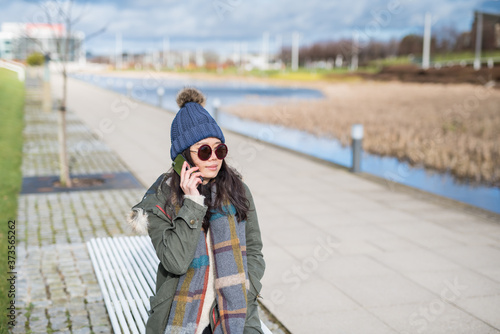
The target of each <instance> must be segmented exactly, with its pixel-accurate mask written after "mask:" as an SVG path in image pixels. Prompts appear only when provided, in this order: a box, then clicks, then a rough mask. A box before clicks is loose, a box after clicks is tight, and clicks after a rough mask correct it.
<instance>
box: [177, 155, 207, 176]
mask: <svg viewBox="0 0 500 334" xmlns="http://www.w3.org/2000/svg"><path fill="white" fill-rule="evenodd" d="M184 161H186V158H184V156H183V155H182V154H179V155H178V156H177V157H175V159H174V161H173V162H172V167H174V170H175V171H176V172H177V174H179V175H181V170H182V165H183V164H184ZM188 166H189V167H188V168H191V165H190V164H189V162H188ZM200 179H201V181H203V176H200Z"/></svg>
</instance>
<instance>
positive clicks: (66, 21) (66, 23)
mask: <svg viewBox="0 0 500 334" xmlns="http://www.w3.org/2000/svg"><path fill="white" fill-rule="evenodd" d="M40 7H41V9H42V10H43V12H44V13H45V17H46V19H47V23H48V24H49V25H51V26H52V25H53V24H62V25H63V27H64V31H63V32H62V34H61V36H56V33H55V31H53V39H54V41H55V42H56V48H57V51H58V53H60V54H61V57H60V59H58V61H59V62H60V64H61V69H62V71H61V74H62V79H63V84H62V98H61V102H60V105H59V106H58V140H59V181H60V183H61V186H63V187H68V188H71V187H72V186H73V185H72V182H71V177H70V171H69V159H68V151H67V144H66V143H67V139H66V109H67V92H68V67H67V65H68V58H69V55H70V52H71V53H74V52H75V51H76V50H80V47H81V46H82V43H83V42H84V41H83V40H76V39H75V38H74V37H73V27H74V26H75V25H76V24H77V23H78V22H79V21H80V20H81V19H82V18H83V16H84V14H86V13H85V8H84V9H82V10H81V12H80V13H79V14H78V15H75V13H74V12H73V11H74V8H73V1H72V0H64V1H60V0H52V1H44V2H41V3H40ZM105 30H106V28H105V27H102V28H101V29H99V30H97V31H96V32H94V33H92V34H90V35H88V36H87V37H86V39H85V40H89V39H90V38H92V37H95V36H97V35H99V34H101V33H103V32H104V31H105ZM30 39H31V40H33V41H34V42H35V43H36V44H37V45H38V46H39V47H40V48H41V49H42V52H43V53H44V54H48V51H49V50H46V49H45V48H44V46H43V44H42V43H41V42H40V41H38V40H37V39H36V38H33V37H30Z"/></svg>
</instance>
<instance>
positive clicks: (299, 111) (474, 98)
mask: <svg viewBox="0 0 500 334" xmlns="http://www.w3.org/2000/svg"><path fill="white" fill-rule="evenodd" d="M322 91H323V92H324V94H325V95H326V99H324V100H320V101H306V102H297V101H294V102H289V103H280V104H279V105H276V106H257V107H256V106H255V105H252V106H245V105H239V106H235V107H232V108H227V111H229V112H231V113H234V114H236V115H239V116H241V117H245V118H249V119H252V120H256V121H259V122H265V123H275V124H282V125H285V126H288V127H292V128H297V129H301V130H305V131H308V132H310V133H313V134H317V135H322V136H332V137H335V138H338V139H340V140H341V142H342V143H343V144H344V145H349V144H350V130H351V125H352V124H354V123H361V124H363V125H364V129H365V136H364V141H363V147H364V149H365V150H367V151H368V152H371V153H376V154H380V155H389V156H394V157H397V158H399V159H402V160H407V161H410V162H411V163H413V164H423V165H425V166H426V167H431V168H434V169H437V170H440V171H446V170H449V171H450V172H451V173H453V174H454V175H457V176H459V177H460V178H468V179H473V180H475V181H480V182H483V183H488V184H496V185H499V184H500V90H498V89H494V88H486V87H484V86H474V85H469V84H459V85H444V84H412V83H399V82H388V83H382V82H356V83H344V84H325V85H324V86H323V87H322ZM277 108H279V110H280V112H279V113H277V112H276V110H277Z"/></svg>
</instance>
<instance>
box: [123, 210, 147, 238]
mask: <svg viewBox="0 0 500 334" xmlns="http://www.w3.org/2000/svg"><path fill="white" fill-rule="evenodd" d="M127 223H128V225H129V226H130V228H131V229H132V231H133V232H134V233H136V234H140V235H147V234H148V225H149V223H148V214H147V212H146V211H144V210H143V209H142V208H133V209H132V211H131V212H130V213H129V214H128V216H127Z"/></svg>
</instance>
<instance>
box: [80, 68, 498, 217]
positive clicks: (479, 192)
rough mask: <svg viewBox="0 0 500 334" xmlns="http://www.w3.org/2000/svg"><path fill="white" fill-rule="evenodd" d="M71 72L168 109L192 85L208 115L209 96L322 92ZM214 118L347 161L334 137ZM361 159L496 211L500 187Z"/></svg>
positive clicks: (248, 99) (226, 98)
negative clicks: (203, 99)
mask: <svg viewBox="0 0 500 334" xmlns="http://www.w3.org/2000/svg"><path fill="white" fill-rule="evenodd" d="M73 77H75V78H77V79H80V80H83V81H86V82H89V83H92V84H94V85H97V86H100V87H103V88H107V89H110V90H113V91H116V92H118V93H121V94H130V95H131V96H132V97H133V98H134V99H137V100H141V101H144V102H147V103H150V104H153V105H158V104H159V102H160V101H159V97H158V93H157V90H158V88H159V87H161V88H162V89H163V96H162V99H161V106H162V107H163V108H165V109H168V110H178V107H177V105H176V103H175V96H176V94H177V92H178V91H179V89H180V88H182V87H184V86H195V87H198V88H199V89H200V90H202V91H203V93H204V94H205V95H206V96H207V106H206V107H207V110H208V111H209V112H211V113H212V114H213V112H214V105H213V103H214V101H215V100H219V101H220V104H221V105H231V104H236V103H243V102H244V103H272V101H273V100H275V99H276V98H286V99H300V100H303V99H318V98H322V97H323V95H322V93H321V92H319V91H317V90H314V89H305V88H288V87H276V86H271V85H266V84H254V83H252V84H249V83H244V82H239V81H227V82H209V81H201V80H193V79H166V78H159V77H153V76H151V77H150V78H146V79H137V78H123V77H113V76H104V75H92V74H75V75H73ZM255 97H258V98H259V99H256V98H255ZM218 123H219V124H220V125H221V126H222V127H224V128H227V129H230V130H233V131H236V132H239V133H242V134H244V135H247V136H250V137H254V138H258V139H260V140H263V141H266V142H270V143H273V144H275V145H279V146H282V147H286V148H288V149H292V150H295V151H299V152H301V153H305V154H308V155H312V156H314V157H317V158H320V159H324V160H327V161H331V162H334V163H336V164H339V165H343V166H347V167H350V166H351V161H352V151H351V148H350V147H342V145H341V144H340V143H339V141H337V140H336V139H332V138H324V137H318V136H315V135H312V134H309V133H306V132H304V131H299V130H295V129H289V128H285V127H282V126H276V125H269V124H262V123H257V122H253V121H248V120H243V119H241V118H239V117H236V116H233V115H229V114H226V113H219V115H218ZM361 161H362V162H361V170H362V171H363V172H366V173H370V174H374V175H377V176H379V177H382V178H384V179H387V180H391V181H395V182H398V183H402V184H405V185H408V186H411V187H414V188H418V189H421V190H424V191H428V192H431V193H434V194H438V195H441V196H444V197H448V198H452V199H455V200H458V201H461V202H464V203H468V204H471V205H474V206H477V207H480V208H483V209H486V210H489V211H492V212H496V213H500V188H498V187H489V186H484V185H477V184H471V183H468V182H463V181H458V180H457V179H456V178H454V177H453V176H452V175H451V174H449V173H438V172H435V171H431V170H428V169H425V168H422V167H415V166H410V165H409V164H408V163H406V162H400V161H398V159H396V158H391V157H381V156H378V155H374V154H369V153H367V152H363V153H362V160H361Z"/></svg>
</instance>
